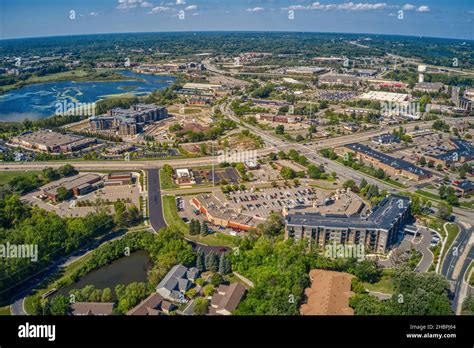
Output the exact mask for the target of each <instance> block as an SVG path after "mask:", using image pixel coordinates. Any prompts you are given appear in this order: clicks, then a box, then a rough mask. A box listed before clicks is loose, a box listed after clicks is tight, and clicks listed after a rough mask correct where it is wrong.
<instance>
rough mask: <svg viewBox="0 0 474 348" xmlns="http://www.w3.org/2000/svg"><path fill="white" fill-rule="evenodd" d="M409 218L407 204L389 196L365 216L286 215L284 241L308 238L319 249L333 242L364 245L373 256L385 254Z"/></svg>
mask: <svg viewBox="0 0 474 348" xmlns="http://www.w3.org/2000/svg"><path fill="white" fill-rule="evenodd" d="M410 218H411V213H410V200H409V199H408V198H406V197H402V196H395V195H391V196H388V197H386V198H384V199H383V200H382V201H381V202H380V204H379V205H377V206H376V207H374V208H373V210H372V212H371V213H370V214H369V215H368V216H366V217H363V216H359V215H357V216H346V215H331V214H328V215H321V214H317V213H309V214H289V215H288V216H287V217H286V232H285V237H286V238H295V239H301V238H308V239H311V240H314V241H316V242H317V243H318V245H320V246H325V245H326V244H328V243H332V242H336V243H340V244H346V243H347V244H363V245H364V246H365V247H367V248H368V249H369V250H370V251H372V252H377V253H384V252H386V250H387V249H388V248H389V247H390V246H391V245H393V244H394V243H395V242H396V241H397V239H398V232H399V231H401V230H402V228H403V227H404V225H405V224H406V223H407V222H408V221H409V219H410Z"/></svg>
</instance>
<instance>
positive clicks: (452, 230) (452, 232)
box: [441, 224, 460, 260]
mask: <svg viewBox="0 0 474 348" xmlns="http://www.w3.org/2000/svg"><path fill="white" fill-rule="evenodd" d="M446 230H447V231H448V236H447V238H446V245H445V246H444V250H443V254H442V255H441V260H444V256H445V255H446V252H447V251H448V250H449V248H450V247H451V244H453V242H454V239H455V238H456V237H457V235H458V234H459V231H460V229H459V226H458V225H456V224H448V225H447V226H446Z"/></svg>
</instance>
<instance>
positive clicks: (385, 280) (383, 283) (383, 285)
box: [363, 269, 393, 294]
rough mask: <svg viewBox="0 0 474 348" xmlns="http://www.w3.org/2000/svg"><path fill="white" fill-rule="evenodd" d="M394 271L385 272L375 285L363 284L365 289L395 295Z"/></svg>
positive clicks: (387, 270)
mask: <svg viewBox="0 0 474 348" xmlns="http://www.w3.org/2000/svg"><path fill="white" fill-rule="evenodd" d="M392 276H393V270H390V269H385V270H383V274H382V278H381V279H380V281H379V282H377V283H375V284H370V283H363V285H364V286H365V288H366V289H367V290H369V291H376V292H381V293H384V294H393V281H392Z"/></svg>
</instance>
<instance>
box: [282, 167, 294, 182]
mask: <svg viewBox="0 0 474 348" xmlns="http://www.w3.org/2000/svg"><path fill="white" fill-rule="evenodd" d="M280 175H281V177H282V178H283V179H285V180H290V179H294V178H295V177H296V173H295V171H294V170H293V169H291V168H288V167H283V168H282V169H281V171H280Z"/></svg>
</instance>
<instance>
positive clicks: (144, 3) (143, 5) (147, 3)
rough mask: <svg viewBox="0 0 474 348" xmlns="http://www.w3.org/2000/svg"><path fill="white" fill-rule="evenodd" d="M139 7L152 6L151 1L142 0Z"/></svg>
mask: <svg viewBox="0 0 474 348" xmlns="http://www.w3.org/2000/svg"><path fill="white" fill-rule="evenodd" d="M140 7H153V4H152V3H151V2H148V1H143V2H142V3H141V4H140Z"/></svg>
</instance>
